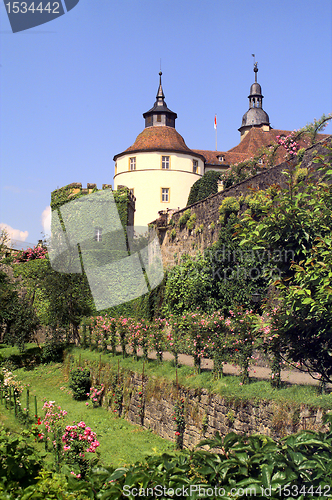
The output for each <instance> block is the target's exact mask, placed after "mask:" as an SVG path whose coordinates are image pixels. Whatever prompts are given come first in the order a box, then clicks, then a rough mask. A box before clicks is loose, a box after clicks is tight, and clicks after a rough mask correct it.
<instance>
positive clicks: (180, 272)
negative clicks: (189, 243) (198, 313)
mask: <svg viewBox="0 0 332 500" xmlns="http://www.w3.org/2000/svg"><path fill="white" fill-rule="evenodd" d="M208 264H209V263H208V261H207V260H206V259H205V258H204V257H203V256H202V255H198V256H197V257H196V258H193V257H189V256H187V255H184V256H183V257H182V259H181V262H180V264H179V265H178V266H175V267H173V268H172V269H171V270H169V271H168V274H167V280H166V284H165V295H164V301H163V310H164V314H165V315H166V316H168V315H169V314H175V315H181V314H183V313H185V312H189V311H194V310H196V309H197V308H202V310H205V311H208V310H213V309H214V308H215V307H216V301H215V300H214V297H213V293H212V289H213V286H212V282H211V272H210V269H209V265H208Z"/></svg>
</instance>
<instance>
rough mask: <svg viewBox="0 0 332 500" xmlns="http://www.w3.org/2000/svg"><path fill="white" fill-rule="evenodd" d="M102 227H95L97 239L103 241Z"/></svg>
mask: <svg viewBox="0 0 332 500" xmlns="http://www.w3.org/2000/svg"><path fill="white" fill-rule="evenodd" d="M101 233H102V229H101V228H100V227H96V229H95V241H101V240H102V234H101Z"/></svg>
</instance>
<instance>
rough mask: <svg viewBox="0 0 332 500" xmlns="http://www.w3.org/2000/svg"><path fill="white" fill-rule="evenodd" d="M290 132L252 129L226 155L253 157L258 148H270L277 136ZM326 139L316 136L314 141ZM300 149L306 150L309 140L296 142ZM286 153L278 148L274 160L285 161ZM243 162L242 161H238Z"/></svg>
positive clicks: (286, 134)
mask: <svg viewBox="0 0 332 500" xmlns="http://www.w3.org/2000/svg"><path fill="white" fill-rule="evenodd" d="M291 133H292V132H291V131H290V130H278V129H271V130H269V131H266V132H264V131H263V130H262V129H261V128H258V127H252V128H251V129H250V130H249V132H248V133H247V135H246V136H245V137H244V138H243V139H242V141H241V142H240V144H238V145H237V146H235V147H234V148H232V149H230V150H229V151H228V153H235V154H242V155H246V158H245V159H247V158H251V157H253V156H255V154H256V153H257V152H258V150H259V149H260V148H262V147H263V146H265V147H267V146H270V145H271V144H272V143H275V142H277V136H278V135H284V136H288V135H289V134H291ZM326 137H328V134H317V137H316V140H317V141H320V140H322V139H325V138H326ZM297 142H298V144H299V145H300V147H301V148H308V147H309V146H310V141H309V138H308V137H306V136H302V137H301V138H300V139H299V140H298V141H297ZM285 155H286V151H285V150H284V149H283V148H282V147H280V148H279V149H278V150H277V153H276V159H277V160H280V162H282V161H284V160H285ZM237 161H239V160H237ZM240 161H243V160H240Z"/></svg>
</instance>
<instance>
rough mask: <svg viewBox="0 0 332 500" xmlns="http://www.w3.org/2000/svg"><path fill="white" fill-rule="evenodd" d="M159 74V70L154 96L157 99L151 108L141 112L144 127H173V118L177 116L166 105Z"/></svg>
mask: <svg viewBox="0 0 332 500" xmlns="http://www.w3.org/2000/svg"><path fill="white" fill-rule="evenodd" d="M161 75H162V72H161V71H159V87H158V92H157V96H156V99H157V100H156V102H155V103H154V106H153V108H151V109H150V110H149V111H147V112H146V113H143V118H145V128H147V127H159V126H164V127H173V128H175V120H176V118H177V114H176V113H174V112H173V111H171V110H170V109H168V107H167V104H166V102H165V95H164V91H163V87H162V84H161Z"/></svg>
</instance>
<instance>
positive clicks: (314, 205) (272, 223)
mask: <svg viewBox="0 0 332 500" xmlns="http://www.w3.org/2000/svg"><path fill="white" fill-rule="evenodd" d="M328 153H329V150H328ZM316 161H317V162H318V161H319V162H320V163H322V164H323V165H322V168H323V172H324V171H325V174H326V175H331V174H332V171H331V170H330V162H331V159H330V155H329V154H328V155H326V157H325V158H324V157H319V158H317V159H316ZM331 229H332V186H331V185H328V184H325V183H324V182H318V181H314V180H312V179H310V177H309V178H307V179H306V180H305V181H303V182H300V183H298V184H296V185H295V186H294V185H293V183H292V178H291V176H289V188H288V189H284V190H281V191H279V192H278V193H277V194H275V196H272V195H271V192H268V191H266V192H265V203H264V195H263V196H262V197H261V203H260V205H259V206H258V207H256V208H255V209H250V210H248V211H247V212H246V213H245V214H244V215H243V216H242V218H241V223H240V225H239V230H240V237H241V238H242V241H241V244H242V245H250V246H251V247H252V248H257V249H259V250H260V251H262V252H263V251H265V252H268V255H269V256H271V255H272V256H279V258H278V259H275V261H273V259H272V262H271V264H270V265H274V264H277V266H278V270H279V274H280V279H279V280H277V281H276V282H275V285H276V286H277V287H278V288H279V290H280V292H281V297H280V300H279V311H278V314H276V315H275V318H274V328H277V332H278V335H279V337H278V347H279V349H280V352H281V353H282V354H283V355H286V356H287V358H288V359H290V360H292V361H294V362H300V363H301V364H302V365H304V366H305V367H306V369H307V370H309V372H310V373H311V374H312V375H314V376H316V375H315V374H318V378H321V380H322V382H323V384H324V383H327V382H330V381H331V380H332V364H331V361H332V341H331V338H332V335H331V334H332V320H331V318H332V316H331V312H332V310H331V303H332V302H331V300H332V294H331V291H332V288H331V278H332V261H331ZM271 282H273V279H272V280H271Z"/></svg>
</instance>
